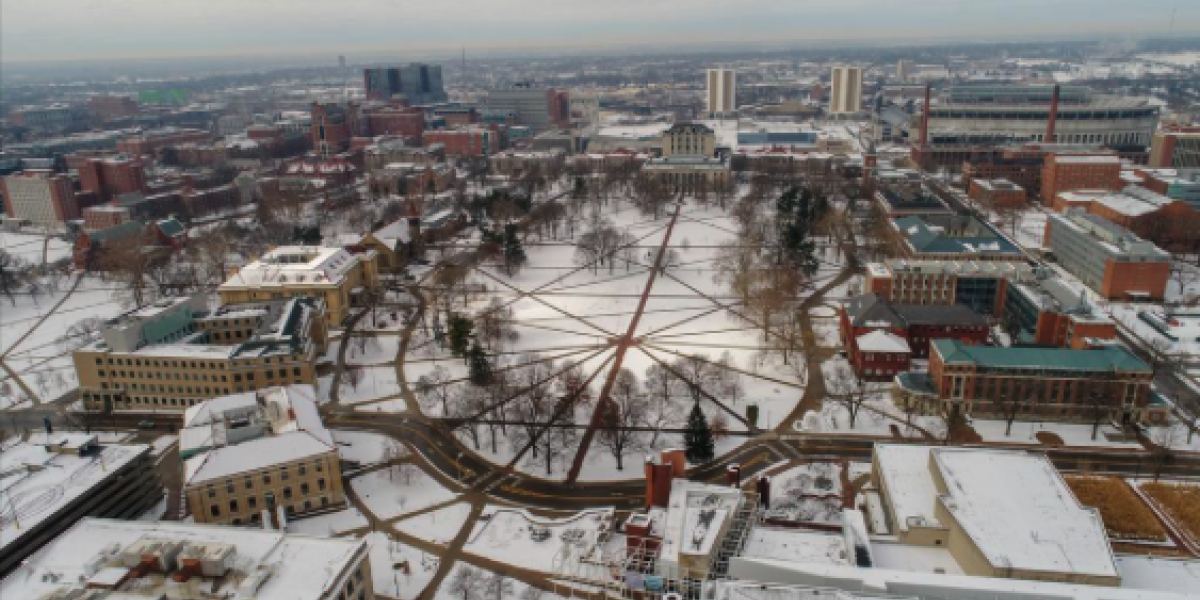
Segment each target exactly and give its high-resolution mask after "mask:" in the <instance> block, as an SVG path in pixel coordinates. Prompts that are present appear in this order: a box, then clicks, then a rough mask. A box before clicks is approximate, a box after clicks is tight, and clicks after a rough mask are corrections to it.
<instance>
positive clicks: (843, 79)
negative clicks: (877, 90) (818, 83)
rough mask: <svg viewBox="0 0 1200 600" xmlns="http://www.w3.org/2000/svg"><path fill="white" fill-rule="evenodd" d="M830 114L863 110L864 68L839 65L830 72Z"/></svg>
mask: <svg viewBox="0 0 1200 600" xmlns="http://www.w3.org/2000/svg"><path fill="white" fill-rule="evenodd" d="M829 79H830V92H829V112H830V113H831V114H835V115H836V114H846V113H856V112H858V111H860V110H862V93H863V92H862V87H863V70H862V67H849V66H845V65H838V66H835V67H833V68H832V69H831V70H830V76H829Z"/></svg>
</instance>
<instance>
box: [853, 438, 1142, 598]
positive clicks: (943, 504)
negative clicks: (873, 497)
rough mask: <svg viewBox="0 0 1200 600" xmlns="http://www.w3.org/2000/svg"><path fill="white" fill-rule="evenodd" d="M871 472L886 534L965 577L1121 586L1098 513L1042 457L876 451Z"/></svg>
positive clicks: (921, 449)
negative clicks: (946, 560) (937, 552)
mask: <svg viewBox="0 0 1200 600" xmlns="http://www.w3.org/2000/svg"><path fill="white" fill-rule="evenodd" d="M872 472H873V477H874V480H875V482H876V485H877V488H878V489H879V493H880V495H881V497H882V505H883V511H884V513H885V514H886V517H887V522H888V526H889V528H890V531H889V532H887V533H890V534H892V535H895V536H896V537H897V539H898V541H899V542H900V543H902V544H909V545H913V546H924V547H938V548H945V549H946V551H947V552H948V553H949V555H950V557H951V558H952V559H953V560H954V561H955V562H957V563H958V566H959V567H961V569H962V572H963V573H964V574H966V575H973V576H979V577H1000V578H1009V579H1030V580H1037V581H1053V582H1060V583H1077V584H1088V585H1107V586H1118V585H1120V583H1121V575H1120V574H1119V573H1118V571H1117V567H1116V562H1115V560H1114V558H1113V552H1112V548H1111V547H1110V546H1109V543H1108V537H1107V534H1106V533H1105V529H1104V522H1103V521H1102V520H1101V518H1100V513H1099V512H1098V511H1097V510H1096V509H1094V508H1089V507H1085V506H1082V505H1080V504H1079V501H1078V500H1076V499H1075V496H1074V495H1073V494H1072V493H1071V489H1070V488H1069V487H1067V484H1066V482H1064V481H1063V479H1062V477H1061V476H1060V475H1059V474H1058V471H1057V470H1055V468H1054V465H1053V464H1051V463H1050V460H1049V459H1048V458H1046V456H1045V455H1044V454H1036V453H1029V452H1025V451H1016V450H1000V449H990V448H953V447H931V446H912V445H895V444H877V445H876V446H875V453H874V457H873V460H872ZM876 533H883V532H878V531H877V532H876Z"/></svg>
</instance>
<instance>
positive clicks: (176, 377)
mask: <svg viewBox="0 0 1200 600" xmlns="http://www.w3.org/2000/svg"><path fill="white" fill-rule="evenodd" d="M108 373H109V372H108V371H105V370H104V369H100V370H98V371H96V374H97V375H99V376H100V377H105V376H106V375H107V374H108ZM263 374H264V376H265V377H266V378H267V379H274V378H275V370H274V369H267V370H265V371H263ZM245 375H246V381H249V382H251V383H253V382H254V373H253V372H249V373H246V374H245ZM111 376H112V377H113V378H116V379H162V380H165V381H204V382H209V381H211V382H212V383H217V382H218V381H219V382H220V383H228V382H229V376H228V375H220V379H218V378H217V377H218V376H217V375H215V374H214V375H212V378H211V379H209V375H208V373H199V374H196V375H193V374H191V373H186V372H184V373H179V372H174V373H172V372H164V371H112V372H111ZM279 376H280V377H287V367H280V369H279ZM292 376H293V377H299V376H300V367H292ZM241 381H242V374H241V373H234V374H233V382H234V383H241Z"/></svg>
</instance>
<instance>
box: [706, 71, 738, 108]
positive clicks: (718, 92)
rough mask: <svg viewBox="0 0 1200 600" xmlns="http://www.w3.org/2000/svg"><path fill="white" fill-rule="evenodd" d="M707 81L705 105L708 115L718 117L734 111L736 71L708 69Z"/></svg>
mask: <svg viewBox="0 0 1200 600" xmlns="http://www.w3.org/2000/svg"><path fill="white" fill-rule="evenodd" d="M707 81H708V94H707V95H706V96H705V98H706V104H705V106H706V107H707V111H708V114H709V116H711V117H719V116H723V115H727V114H731V113H733V112H734V111H736V110H737V72H736V71H734V70H733V69H709V70H708V77H707Z"/></svg>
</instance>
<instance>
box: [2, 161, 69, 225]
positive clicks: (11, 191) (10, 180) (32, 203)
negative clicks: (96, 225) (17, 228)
mask: <svg viewBox="0 0 1200 600" xmlns="http://www.w3.org/2000/svg"><path fill="white" fill-rule="evenodd" d="M0 195H3V200H4V213H5V214H6V215H8V217H10V218H13V219H24V220H27V221H30V222H32V223H34V224H37V225H40V226H42V227H50V228H60V227H62V226H63V224H64V223H66V222H67V221H70V220H73V219H78V218H80V216H81V212H80V207H79V203H78V201H77V200H76V198H75V186H74V185H72V184H71V179H70V178H69V177H67V176H65V175H56V174H54V173H52V172H50V171H22V172H20V173H16V174H14V175H9V176H7V177H4V178H3V179H0Z"/></svg>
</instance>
